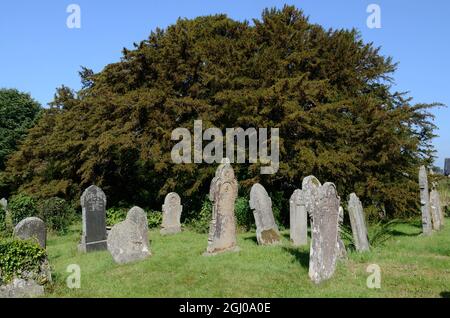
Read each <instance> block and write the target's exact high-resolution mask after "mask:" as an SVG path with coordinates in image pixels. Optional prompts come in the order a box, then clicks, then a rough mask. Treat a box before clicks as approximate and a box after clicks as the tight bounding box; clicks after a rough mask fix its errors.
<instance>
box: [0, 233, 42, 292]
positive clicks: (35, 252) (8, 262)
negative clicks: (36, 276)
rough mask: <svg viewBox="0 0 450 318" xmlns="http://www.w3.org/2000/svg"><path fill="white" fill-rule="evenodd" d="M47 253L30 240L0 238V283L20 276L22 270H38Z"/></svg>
mask: <svg viewBox="0 0 450 318" xmlns="http://www.w3.org/2000/svg"><path fill="white" fill-rule="evenodd" d="M46 257H47V255H46V252H45V250H44V249H43V248H41V247H40V246H39V245H38V244H36V243H34V242H32V241H22V240H13V239H8V240H0V273H1V277H0V284H3V283H8V282H9V281H10V280H11V279H12V278H14V277H18V278H21V277H22V276H21V275H22V274H23V273H24V272H32V271H33V272H38V271H40V266H41V264H42V262H43V261H45V259H46Z"/></svg>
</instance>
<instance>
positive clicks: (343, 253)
mask: <svg viewBox="0 0 450 318" xmlns="http://www.w3.org/2000/svg"><path fill="white" fill-rule="evenodd" d="M343 224H344V208H343V207H341V206H340V207H339V222H338V240H337V246H336V248H337V250H338V258H339V259H345V258H347V250H346V248H345V244H344V241H343V240H342V238H341V228H342V226H343Z"/></svg>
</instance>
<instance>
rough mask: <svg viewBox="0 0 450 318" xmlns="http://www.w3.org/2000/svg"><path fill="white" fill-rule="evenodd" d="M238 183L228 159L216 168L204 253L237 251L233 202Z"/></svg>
mask: <svg viewBox="0 0 450 318" xmlns="http://www.w3.org/2000/svg"><path fill="white" fill-rule="evenodd" d="M237 193H238V184H237V181H236V178H235V177H234V171H233V168H232V167H231V165H230V163H229V161H225V162H224V163H222V164H221V165H220V166H219V167H218V168H217V170H216V175H215V177H214V178H213V180H212V182H211V186H210V191H209V199H210V200H211V201H212V220H211V223H210V226H209V235H208V247H207V249H206V253H205V254H204V255H215V254H217V253H222V252H226V251H238V250H239V248H238V247H237V245H236V217H235V215H234V204H235V201H236V197H237Z"/></svg>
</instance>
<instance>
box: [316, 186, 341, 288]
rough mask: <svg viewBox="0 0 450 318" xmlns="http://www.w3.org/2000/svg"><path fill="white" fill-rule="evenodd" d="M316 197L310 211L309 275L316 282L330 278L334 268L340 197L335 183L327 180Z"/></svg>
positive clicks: (336, 251) (337, 253)
mask: <svg viewBox="0 0 450 318" xmlns="http://www.w3.org/2000/svg"><path fill="white" fill-rule="evenodd" d="M316 180H317V179H316ZM316 198H317V199H316V200H315V201H316V204H313V205H312V211H311V214H312V230H311V236H312V237H311V249H310V259H309V277H310V278H311V280H312V281H313V282H315V283H316V284H317V283H320V282H322V281H324V280H327V279H329V278H331V276H333V274H334V271H335V270H336V262H337V259H338V257H339V250H338V248H337V246H338V238H339V207H340V198H339V196H338V195H337V191H336V187H335V185H334V184H332V183H329V182H327V183H325V184H324V185H323V186H319V187H318V189H317V196H316Z"/></svg>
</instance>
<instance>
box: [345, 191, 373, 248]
mask: <svg viewBox="0 0 450 318" xmlns="http://www.w3.org/2000/svg"><path fill="white" fill-rule="evenodd" d="M348 214H349V215H350V224H351V226H352V233H353V241H354V242H355V248H356V250H357V251H358V252H365V251H368V250H369V249H370V247H369V239H368V236H367V227H366V220H365V216H364V210H363V206H362V203H361V201H360V200H359V198H358V196H357V195H356V194H355V193H352V194H350V199H349V200H348Z"/></svg>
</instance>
